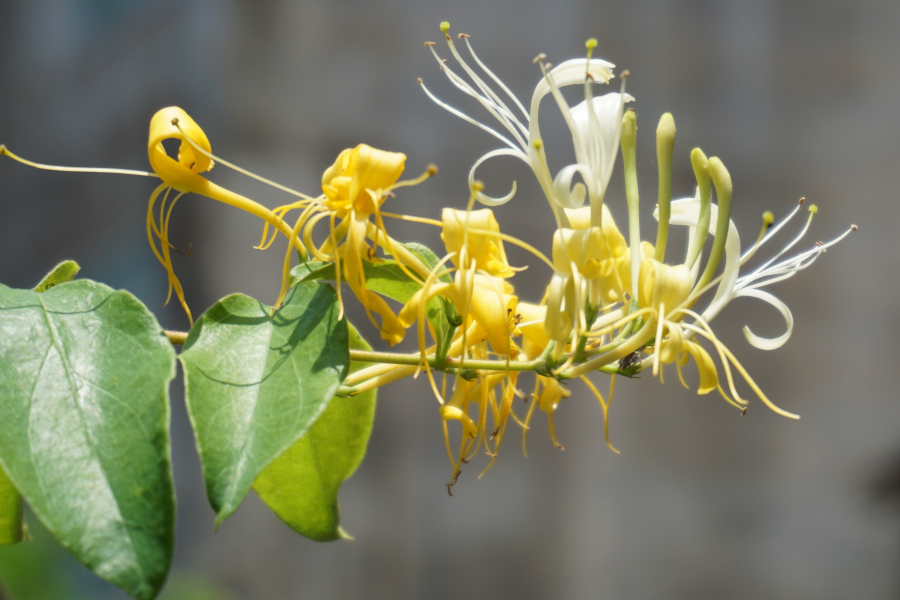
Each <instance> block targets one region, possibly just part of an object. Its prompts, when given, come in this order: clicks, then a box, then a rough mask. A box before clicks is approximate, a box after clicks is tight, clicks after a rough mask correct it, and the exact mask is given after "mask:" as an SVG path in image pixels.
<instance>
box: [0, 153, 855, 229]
mask: <svg viewBox="0 0 900 600" xmlns="http://www.w3.org/2000/svg"><path fill="white" fill-rule="evenodd" d="M0 148H2V146H0ZM857 229H859V228H858V227H857V226H856V225H851V226H850V230H851V231H856V230H857Z"/></svg>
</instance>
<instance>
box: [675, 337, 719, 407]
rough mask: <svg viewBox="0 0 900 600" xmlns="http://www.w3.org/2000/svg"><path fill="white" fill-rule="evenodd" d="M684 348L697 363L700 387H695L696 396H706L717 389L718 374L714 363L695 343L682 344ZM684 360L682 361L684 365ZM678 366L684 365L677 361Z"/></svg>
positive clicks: (701, 347)
mask: <svg viewBox="0 0 900 600" xmlns="http://www.w3.org/2000/svg"><path fill="white" fill-rule="evenodd" d="M684 348H686V349H687V351H688V352H689V353H690V355H691V356H692V357H693V359H694V362H695V363H697V371H698V372H699V373H700V385H699V386H698V387H697V393H698V394H708V393H710V392H711V391H713V390H715V389H717V388H718V387H719V373H718V371H717V370H716V363H714V362H713V359H712V357H711V356H710V355H709V353H708V352H707V351H706V350H705V349H704V348H703V346H701V345H700V344H697V343H696V342H690V341H688V342H684ZM686 358H687V357H685V358H684V359H682V360H684V361H685V363H686ZM679 365H680V366H684V364H683V363H682V362H681V361H679Z"/></svg>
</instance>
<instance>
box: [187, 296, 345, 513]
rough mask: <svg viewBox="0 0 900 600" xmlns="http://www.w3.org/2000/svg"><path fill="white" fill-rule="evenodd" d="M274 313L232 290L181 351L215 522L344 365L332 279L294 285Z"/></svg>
mask: <svg viewBox="0 0 900 600" xmlns="http://www.w3.org/2000/svg"><path fill="white" fill-rule="evenodd" d="M270 313H271V309H270V308H269V307H267V306H264V305H262V304H261V303H260V302H258V301H257V300H254V299H253V298H250V297H249V296H244V295H241V294H236V295H233V296H228V297H227V298H224V299H222V300H220V301H219V302H218V303H217V304H215V305H214V306H213V307H212V308H210V309H209V310H208V311H206V313H204V314H203V316H202V317H200V319H199V320H198V321H197V322H196V323H195V324H194V327H193V329H191V332H190V335H188V339H187V341H186V342H185V345H184V351H183V352H182V353H181V357H180V358H181V362H182V364H183V365H184V373H185V399H186V403H187V408H188V415H189V416H190V418H191V424H192V425H193V427H194V435H195V437H196V440H197V450H198V451H199V453H200V462H201V464H202V466H203V477H204V479H205V480H206V493H207V495H208V496H209V501H210V504H211V505H212V507H213V510H215V511H216V514H217V517H216V526H217V527H218V526H219V524H221V523H222V521H224V520H225V519H226V518H228V517H229V516H230V515H231V514H232V513H234V511H236V510H237V509H238V507H239V506H240V505H241V502H243V500H244V497H245V496H246V495H247V492H248V491H249V490H250V486H251V485H252V484H253V481H254V480H255V479H256V477H257V476H258V475H259V473H260V471H262V470H263V469H265V468H266V467H267V466H268V465H269V463H271V462H272V461H273V460H275V459H276V458H277V457H278V456H280V455H281V454H283V453H284V452H285V450H287V449H288V448H289V447H290V446H291V444H293V443H294V442H296V441H297V440H298V439H299V438H300V436H302V435H303V434H304V433H306V431H307V429H309V426H310V425H312V424H313V422H314V421H315V420H316V419H317V418H318V416H319V415H320V414H321V413H322V411H323V410H325V407H326V406H327V405H328V402H329V401H330V400H331V397H332V396H334V393H335V391H336V390H337V388H338V385H340V383H341V381H343V380H344V377H345V376H346V374H347V369H348V367H349V364H350V352H349V350H348V346H347V343H348V341H347V321H346V319H343V320H341V321H338V304H337V294H336V293H335V290H334V288H333V287H332V286H330V285H328V284H326V283H317V282H311V281H309V282H303V283H301V284H298V285H297V286H296V287H294V288H292V289H291V291H290V292H289V293H288V296H287V298H285V301H284V306H283V307H282V308H281V309H280V310H279V311H277V312H276V313H275V315H274V316H273V317H272V316H269V315H270Z"/></svg>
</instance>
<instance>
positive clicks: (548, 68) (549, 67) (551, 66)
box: [544, 62, 553, 71]
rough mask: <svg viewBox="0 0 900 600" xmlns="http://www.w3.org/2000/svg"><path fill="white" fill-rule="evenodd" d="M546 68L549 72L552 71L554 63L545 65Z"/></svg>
mask: <svg viewBox="0 0 900 600" xmlns="http://www.w3.org/2000/svg"><path fill="white" fill-rule="evenodd" d="M544 68H545V69H547V70H548V71H549V70H550V69H552V68H553V63H551V62H546V63H544Z"/></svg>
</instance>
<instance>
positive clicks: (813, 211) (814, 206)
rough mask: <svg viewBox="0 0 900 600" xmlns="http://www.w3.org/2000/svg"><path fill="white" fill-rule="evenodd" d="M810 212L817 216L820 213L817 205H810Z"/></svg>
mask: <svg viewBox="0 0 900 600" xmlns="http://www.w3.org/2000/svg"><path fill="white" fill-rule="evenodd" d="M809 212H811V213H812V214H816V213H817V212H819V207H818V206H816V205H815V204H810V205H809Z"/></svg>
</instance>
